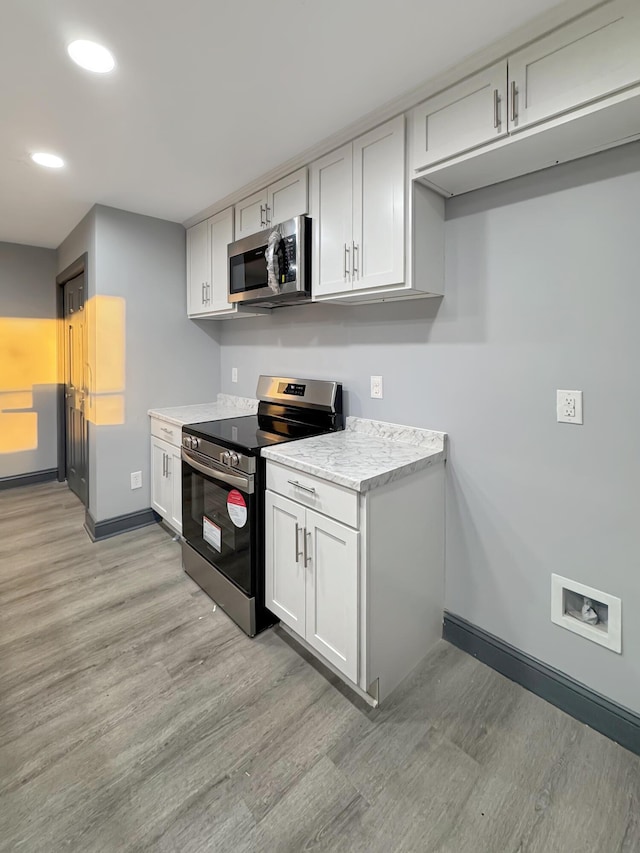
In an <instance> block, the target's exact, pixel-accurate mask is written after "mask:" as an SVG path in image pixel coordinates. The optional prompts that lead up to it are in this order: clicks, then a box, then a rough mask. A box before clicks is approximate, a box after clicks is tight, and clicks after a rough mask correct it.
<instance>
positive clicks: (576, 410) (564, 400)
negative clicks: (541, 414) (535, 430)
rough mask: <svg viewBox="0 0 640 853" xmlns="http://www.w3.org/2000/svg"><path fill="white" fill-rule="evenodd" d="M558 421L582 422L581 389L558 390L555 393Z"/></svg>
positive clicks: (566, 422) (562, 422)
mask: <svg viewBox="0 0 640 853" xmlns="http://www.w3.org/2000/svg"><path fill="white" fill-rule="evenodd" d="M556 411H557V416H558V423H561V424H581V423H582V391H558V392H557V394H556Z"/></svg>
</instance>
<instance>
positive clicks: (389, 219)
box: [351, 116, 405, 290]
mask: <svg viewBox="0 0 640 853" xmlns="http://www.w3.org/2000/svg"><path fill="white" fill-rule="evenodd" d="M404 140H405V134H404V116H398V118H396V119H393V121H390V122H387V124H385V125H383V126H382V127H378V128H376V129H375V130H372V131H371V132H370V133H367V134H365V135H364V136H361V137H360V138H359V139H356V140H355V142H354V143H353V249H352V257H351V266H352V281H353V289H354V290H360V289H361V288H369V287H383V286H388V285H391V284H401V283H402V282H403V281H404V192H405V186H404V183H405V181H404V179H405V146H404Z"/></svg>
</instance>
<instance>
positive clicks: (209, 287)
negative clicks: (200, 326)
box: [206, 282, 211, 305]
mask: <svg viewBox="0 0 640 853" xmlns="http://www.w3.org/2000/svg"><path fill="white" fill-rule="evenodd" d="M206 285H207V289H206V294H207V305H210V304H211V285H210V284H209V282H206Z"/></svg>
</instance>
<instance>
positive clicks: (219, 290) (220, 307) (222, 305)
mask: <svg viewBox="0 0 640 853" xmlns="http://www.w3.org/2000/svg"><path fill="white" fill-rule="evenodd" d="M208 225H209V246H210V252H211V276H210V278H211V288H210V298H211V302H210V304H209V305H208V306H207V311H208V312H211V313H213V312H216V313H220V312H224V311H233V310H234V307H233V305H231V303H230V302H229V260H228V256H227V247H228V245H229V243H231V242H232V241H233V208H232V207H229V208H227V209H226V210H223V211H222V212H221V213H217V214H216V215H215V216H212V217H211V219H209V220H208Z"/></svg>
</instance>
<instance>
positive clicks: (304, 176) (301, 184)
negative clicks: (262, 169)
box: [265, 166, 309, 228]
mask: <svg viewBox="0 0 640 853" xmlns="http://www.w3.org/2000/svg"><path fill="white" fill-rule="evenodd" d="M308 181H309V178H308V172H307V168H306V166H305V168H304V169H298V171H297V172H294V173H293V174H292V175H287V176H286V177H285V178H282V179H281V180H280V181H277V182H276V183H275V184H272V185H271V186H270V187H269V188H268V190H267V224H266V226H265V227H266V228H268V227H270V226H271V225H277V223H278V222H286V220H287V219H293V217H294V216H302V214H304V213H307V211H308V210H309V191H308Z"/></svg>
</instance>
